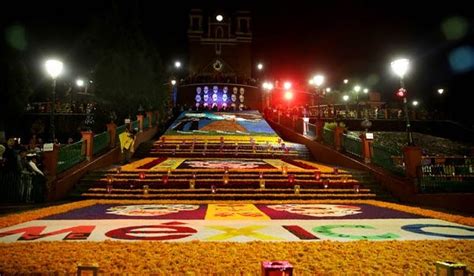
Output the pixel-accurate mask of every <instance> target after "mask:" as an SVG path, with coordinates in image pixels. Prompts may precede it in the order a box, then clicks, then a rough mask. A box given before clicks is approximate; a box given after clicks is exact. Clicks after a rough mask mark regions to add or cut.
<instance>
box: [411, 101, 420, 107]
mask: <svg viewBox="0 0 474 276" xmlns="http://www.w3.org/2000/svg"><path fill="white" fill-rule="evenodd" d="M411 104H412V105H413V106H417V105H418V104H419V102H418V101H417V100H415V101H413V102H412V103H411Z"/></svg>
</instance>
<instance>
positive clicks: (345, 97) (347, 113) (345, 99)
mask: <svg viewBox="0 0 474 276" xmlns="http://www.w3.org/2000/svg"><path fill="white" fill-rule="evenodd" d="M342 100H343V101H344V102H345V104H346V118H347V117H348V115H349V107H348V106H347V102H348V101H349V95H343V96H342Z"/></svg>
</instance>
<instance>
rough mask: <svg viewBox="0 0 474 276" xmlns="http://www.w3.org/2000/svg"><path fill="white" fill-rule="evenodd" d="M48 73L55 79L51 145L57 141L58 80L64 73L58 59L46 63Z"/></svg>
mask: <svg viewBox="0 0 474 276" xmlns="http://www.w3.org/2000/svg"><path fill="white" fill-rule="evenodd" d="M45 67H46V71H47V72H48V74H49V75H50V76H51V78H52V79H53V97H52V101H51V113H50V132H51V143H54V141H55V140H56V131H55V129H54V109H55V105H56V78H57V77H58V76H59V75H60V74H61V72H62V71H63V63H62V62H61V61H59V60H56V59H49V60H47V61H46V63H45Z"/></svg>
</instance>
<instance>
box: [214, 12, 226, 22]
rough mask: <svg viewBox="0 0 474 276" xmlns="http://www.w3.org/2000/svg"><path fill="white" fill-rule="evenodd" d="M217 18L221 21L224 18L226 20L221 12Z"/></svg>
mask: <svg viewBox="0 0 474 276" xmlns="http://www.w3.org/2000/svg"><path fill="white" fill-rule="evenodd" d="M216 20H217V21H219V22H221V21H222V20H224V16H222V15H221V14H218V15H217V16H216Z"/></svg>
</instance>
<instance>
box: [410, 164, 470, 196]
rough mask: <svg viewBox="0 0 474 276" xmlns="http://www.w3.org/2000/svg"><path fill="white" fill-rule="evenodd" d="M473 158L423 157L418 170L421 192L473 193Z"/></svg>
mask: <svg viewBox="0 0 474 276" xmlns="http://www.w3.org/2000/svg"><path fill="white" fill-rule="evenodd" d="M473 163H474V158H472V157H454V156H424V157H423V159H422V165H421V166H420V170H419V174H420V176H419V181H418V185H419V186H418V188H419V190H420V191H421V192H425V193H432V192H474V164H473Z"/></svg>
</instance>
